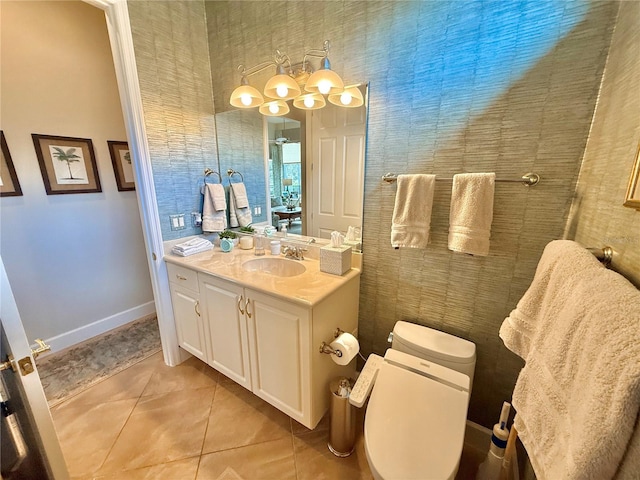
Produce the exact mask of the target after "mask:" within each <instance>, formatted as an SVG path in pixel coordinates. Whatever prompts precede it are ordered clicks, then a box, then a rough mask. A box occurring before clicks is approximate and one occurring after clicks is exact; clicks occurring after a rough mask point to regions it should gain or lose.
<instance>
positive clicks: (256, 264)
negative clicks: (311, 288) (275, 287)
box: [242, 257, 307, 277]
mask: <svg viewBox="0 0 640 480" xmlns="http://www.w3.org/2000/svg"><path fill="white" fill-rule="evenodd" d="M242 268H243V269H244V270H246V271H247V272H262V273H268V274H269V275H275V276H277V277H295V276H296V275H300V274H301V273H304V272H305V271H306V270H307V268H306V267H305V266H304V265H303V264H302V263H300V262H297V261H295V260H287V259H286V258H274V257H267V258H254V259H253V260H248V261H246V262H244V263H243V264H242Z"/></svg>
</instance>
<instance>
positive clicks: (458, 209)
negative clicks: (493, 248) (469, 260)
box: [449, 173, 496, 256]
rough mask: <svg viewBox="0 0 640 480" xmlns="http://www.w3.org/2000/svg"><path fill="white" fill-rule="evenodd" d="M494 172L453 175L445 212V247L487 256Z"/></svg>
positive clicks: (491, 218)
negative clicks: (446, 214)
mask: <svg viewBox="0 0 640 480" xmlns="http://www.w3.org/2000/svg"><path fill="white" fill-rule="evenodd" d="M495 180H496V174H495V173H461V174H458V175H454V176H453V187H452V189H451V209H450V214H449V250H453V251H454V252H461V253H470V254H471V255H479V256H487V255H489V237H490V236H491V222H492V221H493V192H494V186H495Z"/></svg>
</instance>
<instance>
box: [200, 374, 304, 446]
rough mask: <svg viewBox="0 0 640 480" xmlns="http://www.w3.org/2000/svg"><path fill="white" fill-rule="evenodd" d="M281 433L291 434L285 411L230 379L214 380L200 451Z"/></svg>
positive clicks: (254, 441) (251, 441) (239, 444)
mask: <svg viewBox="0 0 640 480" xmlns="http://www.w3.org/2000/svg"><path fill="white" fill-rule="evenodd" d="M283 437H288V438H290V437H291V419H290V418H289V417H288V416H287V415H285V414H284V413H282V412H281V411H279V410H278V409H276V408H275V407H273V406H271V405H270V404H268V403H267V402H265V401H264V400H262V399H261V398H259V397H257V396H256V395H254V394H253V393H251V392H249V391H248V390H247V389H245V388H244V387H242V386H240V385H238V384H236V383H234V382H227V381H224V380H223V381H221V382H220V383H219V384H218V387H217V389H216V394H215V397H214V399H213V406H212V408H211V417H210V418H209V427H208V428H207V435H206V437H205V442H204V447H203V449H202V451H203V453H210V452H217V451H219V450H226V449H229V448H236V447H241V446H245V445H252V444H255V443H261V442H266V441H269V440H276V439H278V438H283Z"/></svg>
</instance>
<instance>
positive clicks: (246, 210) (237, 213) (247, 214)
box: [229, 183, 253, 227]
mask: <svg viewBox="0 0 640 480" xmlns="http://www.w3.org/2000/svg"><path fill="white" fill-rule="evenodd" d="M236 185H242V187H236ZM236 191H238V192H240V196H241V198H242V195H243V192H244V200H243V202H242V203H243V204H245V201H246V206H245V207H239V206H238V203H237V202H238V198H237V197H236ZM252 222H253V217H252V216H251V207H249V202H248V201H247V199H246V189H245V187H244V183H232V184H231V188H230V191H229V223H230V224H231V226H232V227H246V226H248V225H251V223H252Z"/></svg>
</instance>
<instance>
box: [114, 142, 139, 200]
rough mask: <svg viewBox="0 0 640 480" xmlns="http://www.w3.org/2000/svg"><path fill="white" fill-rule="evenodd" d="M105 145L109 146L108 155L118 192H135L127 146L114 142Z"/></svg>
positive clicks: (125, 143) (129, 153)
mask: <svg viewBox="0 0 640 480" xmlns="http://www.w3.org/2000/svg"><path fill="white" fill-rule="evenodd" d="M107 143H108V144H109V154H111V163H113V171H114V172H115V174H116V183H117V184H118V190H119V191H120V192H125V191H127V190H135V189H136V184H135V181H134V179H133V165H132V164H131V152H130V151H129V144H128V143H127V142H117V141H115V140H107Z"/></svg>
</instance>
